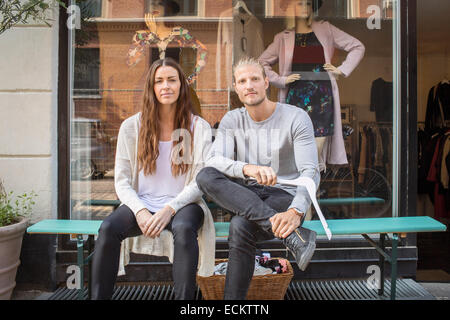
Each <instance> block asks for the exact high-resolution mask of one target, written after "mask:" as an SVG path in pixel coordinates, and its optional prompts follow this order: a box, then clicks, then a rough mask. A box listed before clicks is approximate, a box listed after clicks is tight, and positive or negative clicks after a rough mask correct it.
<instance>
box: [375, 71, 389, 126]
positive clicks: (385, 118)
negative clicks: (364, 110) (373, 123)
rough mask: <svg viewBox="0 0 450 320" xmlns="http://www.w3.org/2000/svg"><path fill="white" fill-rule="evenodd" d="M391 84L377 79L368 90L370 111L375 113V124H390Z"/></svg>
mask: <svg viewBox="0 0 450 320" xmlns="http://www.w3.org/2000/svg"><path fill="white" fill-rule="evenodd" d="M392 101H393V100H392V82H388V81H385V80H384V79H382V78H378V79H376V80H374V81H373V82H372V87H371V89H370V111H374V112H375V119H376V120H377V122H392V112H393V108H392Z"/></svg>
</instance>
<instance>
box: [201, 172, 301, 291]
mask: <svg viewBox="0 0 450 320" xmlns="http://www.w3.org/2000/svg"><path fill="white" fill-rule="evenodd" d="M197 185H198V187H199V188H200V190H201V191H203V193H204V194H206V195H207V196H209V197H210V198H211V199H213V200H214V202H216V203H217V204H218V205H219V206H221V207H222V208H224V209H226V210H228V211H230V212H231V213H233V214H234V215H233V217H232V219H231V223H230V231H229V237H228V246H229V256H228V267H227V275H226V280H225V292H224V299H227V300H244V299H245V298H246V296H247V291H248V288H249V286H250V282H251V280H252V276H253V271H254V268H255V253H256V243H257V242H258V241H263V240H270V239H273V238H274V234H273V232H272V224H271V222H270V221H269V219H270V218H271V217H272V216H273V215H275V214H276V213H279V212H284V211H286V210H287V209H288V208H289V205H290V204H291V203H292V200H293V198H294V197H293V196H292V195H291V194H289V193H287V192H286V191H284V190H282V189H280V188H275V187H268V186H261V185H246V184H245V183H244V181H243V180H242V179H234V178H233V179H232V178H229V177H227V176H226V175H224V174H223V173H222V172H220V171H219V170H217V169H215V168H212V167H206V168H203V169H202V170H201V171H200V172H199V173H198V175H197Z"/></svg>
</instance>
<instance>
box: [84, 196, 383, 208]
mask: <svg viewBox="0 0 450 320" xmlns="http://www.w3.org/2000/svg"><path fill="white" fill-rule="evenodd" d="M205 201H206V199H205ZM317 202H318V203H319V204H320V205H322V206H336V205H348V204H371V205H373V204H384V203H385V200H384V199H382V198H377V197H358V198H324V199H318V200H317ZM81 204H82V205H85V206H111V207H113V208H114V209H116V208H117V207H118V206H119V205H120V200H105V199H89V200H85V201H83V202H82V203H81ZM206 204H207V205H208V207H209V208H210V209H216V208H219V206H218V205H217V204H216V203H214V202H209V201H206Z"/></svg>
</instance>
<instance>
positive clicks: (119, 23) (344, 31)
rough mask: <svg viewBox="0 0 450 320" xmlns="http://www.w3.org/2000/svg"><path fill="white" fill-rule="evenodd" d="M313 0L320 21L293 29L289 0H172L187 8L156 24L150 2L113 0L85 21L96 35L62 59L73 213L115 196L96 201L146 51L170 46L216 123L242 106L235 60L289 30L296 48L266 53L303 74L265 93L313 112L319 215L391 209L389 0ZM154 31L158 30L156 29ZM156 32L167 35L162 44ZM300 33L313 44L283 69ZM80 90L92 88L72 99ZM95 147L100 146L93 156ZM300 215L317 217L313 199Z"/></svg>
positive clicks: (393, 75) (110, 185)
mask: <svg viewBox="0 0 450 320" xmlns="http://www.w3.org/2000/svg"><path fill="white" fill-rule="evenodd" d="M314 1H315V0H314ZM319 2H321V1H315V3H316V4H317V3H319ZM322 2H323V5H322V6H321V7H320V9H318V10H317V11H316V12H315V14H314V16H315V20H323V21H325V22H322V23H319V22H314V24H313V26H314V27H313V30H314V32H307V33H303V34H300V32H297V33H298V35H297V36H296V35H295V32H294V31H288V29H287V28H288V27H289V26H290V27H292V26H294V25H295V24H294V25H289V23H292V22H294V23H296V20H295V19H294V20H293V19H292V14H289V5H290V3H291V2H290V1H289V0H266V1H256V0H255V1H251V0H246V1H231V0H199V1H177V3H178V5H179V9H180V10H179V12H178V13H177V15H178V16H183V17H186V16H189V19H187V18H184V19H174V17H173V16H169V17H166V16H159V17H157V19H155V23H156V25H155V24H152V23H151V21H148V20H147V21H146V20H145V19H144V16H143V15H144V14H145V12H147V13H149V12H150V13H151V12H152V10H151V9H152V8H153V7H151V6H153V5H155V4H156V5H158V3H159V2H158V1H156V2H155V1H144V2H140V7H136V5H133V6H131V5H130V3H129V2H128V1H125V0H124V1H121V0H115V1H114V6H113V7H109V8H108V19H103V20H102V19H97V20H94V21H93V22H92V23H93V24H94V26H95V27H93V25H91V26H90V28H89V30H86V31H89V32H91V33H94V34H95V37H93V39H95V40H92V41H91V42H89V41H88V43H85V44H83V46H82V47H77V48H76V49H75V54H74V56H73V57H72V58H71V59H73V60H70V61H69V65H72V64H73V65H74V68H73V73H72V74H71V77H72V80H73V85H74V86H73V90H72V91H71V99H72V102H73V103H72V109H71V121H72V131H71V143H72V144H71V145H72V149H71V150H72V153H71V163H72V169H73V173H74V174H73V175H72V178H71V200H72V201H71V203H72V208H71V210H72V211H71V217H72V218H77V219H100V220H101V219H104V218H105V217H106V216H108V215H109V214H110V213H111V211H112V207H111V206H110V205H108V203H107V201H103V204H102V200H117V195H116V193H115V189H114V170H113V169H114V160H115V159H114V154H115V147H116V142H117V135H118V132H119V128H120V125H121V123H122V122H123V121H124V120H125V119H127V118H129V117H130V116H132V115H134V114H136V113H137V112H138V111H140V109H141V105H142V99H143V91H144V83H145V75H146V72H147V70H148V68H149V66H150V65H151V63H152V62H153V61H155V60H156V59H158V58H159V57H161V55H164V56H170V57H173V58H174V59H175V60H177V61H179V62H180V64H181V66H182V68H183V71H184V73H185V75H186V76H191V75H193V76H192V78H191V80H192V82H191V88H192V89H193V92H192V93H193V94H192V98H193V101H195V105H196V107H198V110H199V111H201V116H202V117H203V118H204V119H205V120H206V121H208V122H209V124H210V125H211V126H212V127H213V126H217V124H218V123H219V122H220V121H221V119H222V117H223V116H224V115H225V114H226V112H228V111H230V110H232V109H235V108H240V107H242V103H241V102H240V101H239V98H238V97H237V95H236V94H235V92H234V90H233V86H232V74H231V68H232V65H233V63H235V62H237V61H238V60H239V59H240V58H241V57H243V56H245V55H250V56H253V57H255V58H258V57H260V56H261V55H262V54H263V53H264V52H265V51H266V50H267V49H268V48H269V46H270V45H271V44H272V43H273V41H274V38H275V37H276V36H277V34H279V33H282V32H284V30H286V34H289V32H293V34H291V36H292V39H294V41H293V42H292V46H291V48H292V50H293V51H292V52H290V53H288V52H278V51H277V53H274V54H279V55H280V56H276V57H274V59H273V60H272V61H271V62H270V63H272V64H271V68H272V71H273V72H274V73H276V74H279V73H280V72H296V73H299V74H300V75H301V76H302V80H301V81H299V82H298V83H297V84H295V83H294V84H289V85H288V86H286V88H285V90H284V89H283V90H284V91H283V90H282V89H280V85H277V84H276V83H275V81H273V79H272V80H271V85H270V87H269V89H268V97H269V99H270V100H272V101H280V97H281V96H282V95H284V97H282V98H283V101H286V102H288V103H290V104H292V105H295V106H297V107H299V108H304V109H305V110H307V111H308V112H309V114H310V116H311V119H312V122H313V124H314V125H315V134H316V138H317V139H316V142H317V147H318V148H319V151H320V155H321V163H322V165H321V169H322V172H321V183H320V186H319V187H318V193H317V195H318V198H319V203H320V204H321V208H322V211H323V213H324V214H325V217H326V218H327V219H344V218H365V217H388V216H392V215H393V209H392V203H393V201H394V197H395V196H396V195H395V192H396V191H395V190H396V183H395V181H396V180H395V177H396V176H397V175H398V172H397V169H396V165H395V164H396V162H397V158H396V157H397V156H396V154H397V150H396V148H397V145H396V143H395V140H394V137H395V132H396V129H397V128H396V120H397V118H396V110H397V108H398V106H397V100H396V97H397V91H396V90H397V82H396V79H397V70H398V67H399V66H397V65H395V64H393V61H396V59H394V58H395V57H396V56H397V54H398V51H397V46H398V43H399V40H398V39H397V38H396V34H397V33H396V30H397V28H398V24H397V22H398V21H397V20H396V18H395V14H393V13H395V12H396V7H395V6H396V5H398V2H397V1H381V0H380V1H378V0H367V1H363V0H360V1H356V0H355V1H322ZM242 3H243V4H245V7H244V6H242ZM239 4H241V5H239ZM111 6H112V4H111ZM369 6H377V8H378V9H379V11H377V12H379V14H375V15H374V13H372V14H371V15H368V14H367V12H368V8H369ZM119 9H120V10H119ZM100 16H101V12H100ZM116 18H117V19H116ZM370 19H375V20H370ZM155 26H156V28H154V27H155ZM152 32H153V33H154V34H156V35H158V32H161V34H159V35H158V37H154V36H153V35H152V34H151V33H152ZM180 34H182V35H187V36H183V37H181V38H180ZM305 34H306V36H305ZM171 37H172V38H171ZM295 37H297V49H295V48H296V45H295ZM333 37H334V38H333ZM164 39H169V40H173V41H169V42H168V43H167V44H166V43H161V40H164ZM302 44H304V45H305V46H306V47H307V50H309V49H311V47H313V48H314V50H317V51H315V52H319V53H321V54H319V55H311V56H312V60H310V61H304V60H302V59H303V58H302V57H303V56H302V55H296V56H295V57H294V58H292V59H296V60H295V61H294V63H292V68H293V69H292V70H288V71H280V70H282V67H283V65H282V63H283V62H282V61H284V59H285V58H286V57H289V56H291V57H293V56H294V53H295V52H296V51H294V50H301V49H300V48H298V47H301V45H302ZM297 53H298V52H297ZM325 63H329V64H331V65H332V66H334V67H336V68H337V69H333V70H334V71H335V72H334V73H333V72H326V71H325V69H324V64H325ZM100 66H101V68H100ZM196 68H198V72H197V73H195V72H194V70H196ZM339 74H340V76H339ZM319 78H320V79H319ZM318 81H322V82H318ZM302 85H303V86H302ZM319 87H320V89H317V88H319ZM305 88H307V89H305ZM302 90H303V91H302ZM280 92H281V96H280ZM87 94H95V95H97V96H98V99H96V100H95V99H91V100H89V101H88V99H79V98H80V95H87ZM322 107H323V108H322ZM321 108H322V109H321ZM324 110H327V112H329V113H328V114H326V112H324ZM322 116H323V117H322ZM87 127H89V128H87ZM80 128H84V129H80ZM80 130H88V131H86V132H90V134H89V135H86V134H83V133H82V131H80ZM92 132H94V133H92ZM80 143H82V146H83V148H80V147H79V146H80ZM80 149H82V150H81V151H80ZM99 149H103V150H104V151H103V153H101V155H97V154H96V155H95V156H94V150H95V152H97V151H98V150H99ZM77 150H78V151H77ZM77 170H78V171H77ZM77 172H78V173H77ZM80 172H83V174H81V173H80ZM224 192H226V191H224ZM91 200H98V201H95V202H92V201H91ZM93 203H94V204H95V205H93ZM212 213H213V216H214V219H215V221H229V220H230V218H231V214H230V212H227V210H226V209H223V208H218V209H216V208H214V209H212ZM308 219H318V217H317V215H316V213H315V211H314V209H312V210H311V212H310V213H309V215H308Z"/></svg>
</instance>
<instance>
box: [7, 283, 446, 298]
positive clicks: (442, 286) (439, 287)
mask: <svg viewBox="0 0 450 320" xmlns="http://www.w3.org/2000/svg"><path fill="white" fill-rule="evenodd" d="M418 283H419V284H420V285H421V286H422V287H423V288H424V289H425V290H426V291H428V292H429V293H430V294H431V295H433V296H434V297H435V298H436V299H437V300H450V283H439V282H437V283H434V282H418ZM51 295H52V292H46V291H40V290H33V289H28V290H27V289H26V288H21V287H20V286H19V287H17V288H16V289H15V290H14V292H13V295H12V297H11V300H47V298H48V297H50V296H51Z"/></svg>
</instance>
